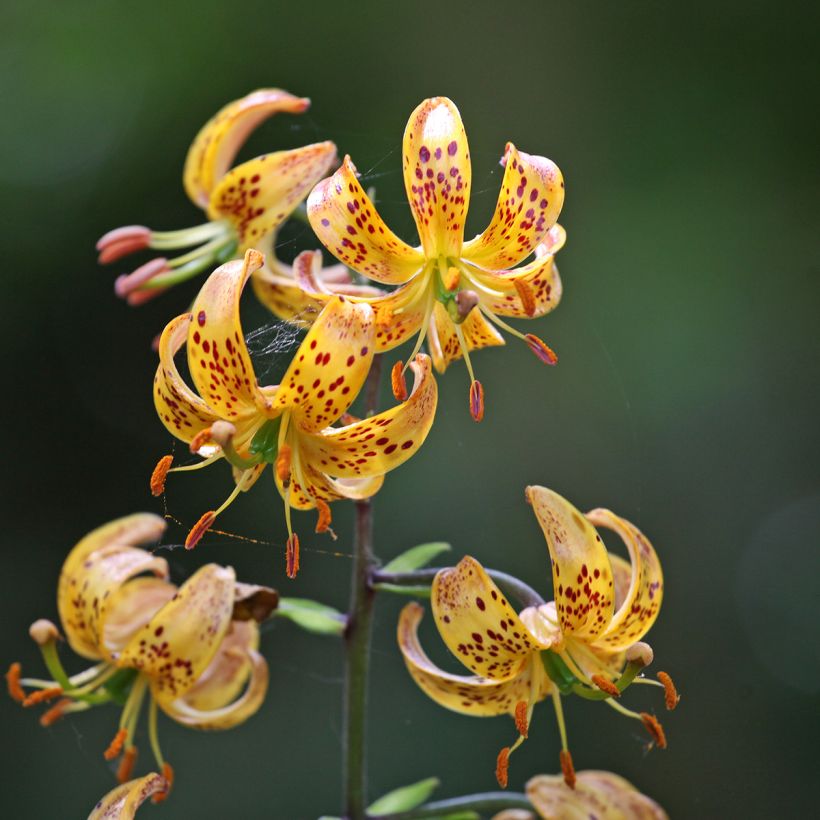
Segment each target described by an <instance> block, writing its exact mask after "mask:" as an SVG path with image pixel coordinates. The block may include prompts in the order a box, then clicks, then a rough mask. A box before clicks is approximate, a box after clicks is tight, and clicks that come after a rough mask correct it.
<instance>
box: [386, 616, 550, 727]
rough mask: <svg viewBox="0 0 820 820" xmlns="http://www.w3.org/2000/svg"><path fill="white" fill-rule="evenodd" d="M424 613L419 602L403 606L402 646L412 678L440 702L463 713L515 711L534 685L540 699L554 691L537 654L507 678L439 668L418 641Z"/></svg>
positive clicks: (400, 640) (400, 646)
mask: <svg viewBox="0 0 820 820" xmlns="http://www.w3.org/2000/svg"><path fill="white" fill-rule="evenodd" d="M423 616H424V609H423V607H421V606H419V605H418V604H416V603H411V604H407V606H405V607H404V609H403V610H402V612H401V615H400V617H399V625H398V641H399V649H400V650H401V653H402V655H403V656H404V662H405V664H406V665H407V670H408V671H409V672H410V675H411V676H412V678H413V680H414V681H415V682H416V683H417V684H418V685H419V687H420V688H421V690H422V691H423V692H424V693H425V694H426V695H427V696H428V697H430V698H432V699H433V700H434V701H435V702H436V703H438V704H439V705H440V706H443V707H445V708H446V709H451V710H452V711H454V712H460V713H461V714H464V715H475V716H476V717H490V716H492V715H503V714H507V713H512V712H514V711H515V705H516V704H517V703H518V702H520V701H524V702H529V701H530V698H531V696H532V693H533V688H534V687H535V691H536V699H537V700H541V699H542V698H544V697H546V695H547V694H549V692H550V691H551V684H550V682H549V679H548V678H547V677H546V675H545V674H544V671H543V666H542V664H541V662H540V660H539V659H538V658H535V661H537V662H536V663H533V662H532V658H529V659H528V658H526V657H525V658H522V659H521V661H520V663H519V664H518V667H517V668H516V670H515V672H514V674H513V675H512V676H511V677H509V678H507V680H504V681H496V680H489V679H487V678H482V677H479V676H477V675H471V676H466V675H453V674H450V673H449V672H445V671H444V670H443V669H439V668H438V667H437V666H436V665H435V664H434V663H433V662H432V661H431V660H430V659H429V658H428V657H427V655H426V654H425V652H424V650H423V649H422V648H421V644H420V643H419V639H418V625H419V623H420V621H421V619H422V617H423ZM534 676H535V680H534V679H533V678H534Z"/></svg>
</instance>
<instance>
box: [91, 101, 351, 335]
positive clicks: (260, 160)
mask: <svg viewBox="0 0 820 820" xmlns="http://www.w3.org/2000/svg"><path fill="white" fill-rule="evenodd" d="M309 105H310V100H308V99H306V98H304V97H295V96H293V95H292V94H289V93H288V92H287V91H282V90H280V89H278V88H265V89H260V90H258V91H254V92H253V93H251V94H248V95H247V96H245V97H242V98H241V99H239V100H234V101H233V102H231V103H229V104H228V105H226V106H225V107H224V108H222V109H221V110H220V111H219V112H218V113H217V114H216V115H215V116H214V117H213V118H212V119H211V120H209V121H208V122H207V123H206V124H205V126H204V127H203V128H202V130H201V131H200V132H199V133H198V134H197V136H196V138H195V139H194V142H193V144H192V145H191V147H190V149H189V150H188V156H187V158H186V160H185V169H184V172H183V184H184V186H185V191H186V193H187V194H188V196H189V198H190V199H191V201H192V202H193V203H194V205H196V206H197V207H198V208H202V209H203V210H204V211H205V213H206V215H207V217H208V221H207V222H205V223H204V224H201V225H197V226H195V227H192V228H186V229H182V230H175V231H152V230H150V229H149V228H146V227H144V226H142V225H129V226H126V227H123V228H117V229H115V230H113V231H109V232H108V233H107V234H105V236H103V237H102V238H101V239H100V240H99V242H98V243H97V250H98V251H99V261H100V262H101V263H109V262H115V261H117V260H119V259H121V258H122V257H123V256H125V255H127V254H130V253H132V252H134V251H138V250H142V249H146V248H151V249H153V250H156V251H159V252H160V254H161V256H160V257H158V258H155V259H152V260H151V261H149V262H146V263H145V264H143V265H141V266H140V267H139V268H137V269H136V270H135V271H133V273H130V274H127V275H123V276H120V277H119V279H117V282H116V286H115V291H116V293H117V295H118V296H120V297H122V298H125V299H127V300H128V302H129V303H130V304H133V305H138V304H142V303H143V302H145V301H147V300H148V299H150V298H152V297H153V296H157V295H158V294H159V293H161V292H162V291H163V290H165V289H167V288H169V287H171V286H172V285H175V284H177V283H179V282H182V281H185V280H187V279H190V278H191V277H193V276H196V275H197V274H199V273H202V272H203V271H205V270H212V269H213V268H214V267H215V266H216V265H219V264H221V263H222V262H226V261H228V260H229V259H233V258H237V257H242V255H243V254H244V253H245V250H246V249H247V248H257V249H258V250H261V251H262V252H264V253H266V254H267V258H268V260H269V264H270V267H268V268H264V269H260V270H259V272H258V274H257V278H258V280H259V281H258V282H257V283H256V288H257V290H258V291H259V293H260V296H262V297H263V299H264V301H265V303H266V304H267V305H268V306H269V307H270V308H271V309H272V310H273V311H274V312H275V313H277V315H280V316H281V317H282V318H286V319H290V318H292V317H293V316H294V315H298V314H299V313H300V312H301V311H303V310H306V309H309V308H315V307H316V304H315V302H314V301H313V300H311V299H310V298H308V297H307V296H306V295H305V294H304V293H303V292H302V291H301V290H300V289H299V288H298V287H296V286H295V283H294V280H293V274H292V271H291V269H290V267H289V266H288V265H285V264H284V263H281V262H279V261H278V260H277V259H276V258H275V256H274V255H273V244H274V241H275V236H276V230H277V229H278V228H279V226H280V225H281V224H282V223H283V222H284V221H285V220H286V219H287V218H288V217H289V216H290V215H291V213H292V212H293V211H294V209H295V208H296V207H297V206H298V205H299V204H300V203H301V202H302V201H303V200H304V198H305V197H306V196H307V194H308V192H309V191H310V189H311V188H312V187H313V186H314V185H315V184H316V182H317V181H318V180H320V179H321V178H322V177H323V176H324V175H325V174H326V173H327V172H328V170H329V168H330V167H331V165H332V163H333V162H334V160H335V158H336V146H335V145H334V144H333V143H332V142H320V143H315V144H313V145H306V146H303V147H301V148H295V149H293V150H288V151H276V152H274V153H270V154H263V155H262V156H259V157H256V158H255V159H251V160H248V161H247V162H243V163H241V164H240V165H237V166H236V167H234V168H231V167H230V166H231V163H232V162H233V160H234V158H235V157H236V154H237V152H238V151H239V149H240V148H241V147H242V145H243V144H244V142H245V140H246V139H247V138H248V136H249V135H250V134H251V132H252V131H253V130H254V129H255V128H256V127H257V126H258V125H259V124H260V123H261V122H263V121H264V120H266V119H268V118H269V117H271V116H273V115H274V114H279V113H288V114H300V113H302V112H303V111H305V110H306V109H307V108H308V106H309ZM186 248H190V249H191V250H188V251H187V252H185V253H182V254H180V255H178V256H176V257H173V258H168V257H167V252H168V251H177V250H181V249H186ZM324 277H325V278H326V279H327V281H328V283H332V284H333V286H334V287H337V288H339V289H340V291H341V292H344V291H345V289H346V287H347V286H349V285H350V276H349V274H348V272H347V270H346V268H344V266H342V265H340V266H338V267H334V268H330V269H328V270H327V271H326V272H325V274H324ZM359 291H360V289H357V288H356V287H355V286H353V287H352V291H351V292H353V293H356V292H359Z"/></svg>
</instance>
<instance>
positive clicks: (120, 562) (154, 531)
mask: <svg viewBox="0 0 820 820" xmlns="http://www.w3.org/2000/svg"><path fill="white" fill-rule="evenodd" d="M164 531H165V521H163V520H162V518H160V517H159V516H157V515H152V514H151V513H137V514H135V515H129V516H126V517H125V518H118V519H116V520H115V521H111V522H110V523H108V524H104V525H103V526H102V527H98V528H97V529H96V530H94V531H93V532H90V533H89V534H88V535H86V536H85V538H83V539H82V540H81V541H79V542H78V543H77V545H76V546H75V547H74V548H73V549H72V550H71V552H70V553H69V554H68V557H67V558H66V560H65V562H64V563H63V568H62V571H61V572H60V580H59V582H58V585H57V609H58V611H59V613H60V620H61V621H62V624H63V629H64V630H65V633H66V638H67V639H68V642H69V644H70V645H71V648H72V649H73V650H74V651H75V652H76V653H77V654H78V655H82V656H83V657H84V658H93V659H99V658H101V657H103V656H104V652H103V646H102V644H103V634H102V625H103V622H104V620H105V617H106V614H107V606H108V603H107V600H106V599H107V597H108V596H110V595H111V594H112V593H114V592H115V591H116V590H117V589H118V588H119V587H120V586H121V585H122V584H123V583H125V581H127V580H128V579H129V578H132V577H133V576H135V575H139V574H140V573H143V572H151V573H153V574H154V575H156V576H158V577H160V578H167V577H168V564H167V563H166V561H165V559H164V558H159V557H156V556H154V555H152V554H151V553H150V552H147V551H146V550H142V549H138V548H137V546H138V545H140V544H146V543H153V542H155V541H157V540H158V539H159V538H160V537H161V535H162V533H163V532H164Z"/></svg>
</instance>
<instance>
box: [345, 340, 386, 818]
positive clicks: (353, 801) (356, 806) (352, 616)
mask: <svg viewBox="0 0 820 820" xmlns="http://www.w3.org/2000/svg"><path fill="white" fill-rule="evenodd" d="M380 374H381V357H380V356H375V357H374V359H373V365H372V367H371V368H370V373H369V374H368V377H367V384H366V386H365V402H366V408H365V412H366V413H367V414H368V415H370V414H372V413H373V412H374V411H375V409H376V406H377V402H378V388H379V376H380ZM374 567H375V556H374V554H373V504H372V502H371V501H370V500H365V501H358V502H356V523H355V530H354V537H353V573H352V578H351V587H350V611H349V613H348V622H347V629H346V630H345V648H346V660H347V663H346V669H345V703H344V732H343V737H344V769H343V771H344V773H343V777H344V806H345V816H346V817H347V818H348V820H363V818H365V817H366V814H365V806H366V805H367V757H366V747H367V742H366V741H367V738H366V729H367V726H366V716H367V682H368V681H367V679H368V673H369V665H370V637H371V632H372V626H373V623H372V622H373V603H374V598H375V592H374V590H373V587H372V584H371V581H372V574H373V569H374Z"/></svg>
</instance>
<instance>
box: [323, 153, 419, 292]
mask: <svg viewBox="0 0 820 820" xmlns="http://www.w3.org/2000/svg"><path fill="white" fill-rule="evenodd" d="M307 212H308V218H309V219H310V224H311V226H312V227H313V230H314V231H315V232H316V236H318V237H319V239H320V240H321V241H322V244H324V246H325V247H326V248H327V249H328V250H329V251H330V252H331V253H332V254H333V255H334V256H336V258H337V259H339V260H340V261H342V262H344V263H345V265H347V266H348V267H350V268H353V270H356V271H358V272H359V273H361V274H363V275H364V276H367V277H368V278H369V279H373V280H374V281H376V282H383V283H384V284H388V285H400V284H402V283H404V282H407V281H408V280H409V279H410V278H411V277H413V276H415V275H416V274H417V273H418V272H419V271H420V270H421V269H422V267H423V266H424V256H423V255H422V253H421V251H420V250H419V249H418V248H411V247H410V246H409V245H408V244H407V243H405V242H402V240H401V239H399V238H398V237H397V236H396V235H395V234H394V233H393V232H392V231H391V230H390V228H388V227H387V225H385V224H384V222H383V220H382V218H381V217H380V216H379V213H378V211H377V210H376V208H375V206H374V205H373V203H372V202H371V201H370V197H368V196H367V194H366V193H365V192H364V189H363V188H362V186H361V185H360V184H359V180H358V179H356V168H355V166H354V165H353V163H352V162H351V161H350V157H345V160H344V162H343V163H342V167H341V168H339V170H338V171H336V173H335V174H333V176H331V177H329V178H328V179H325V180H323V181H322V182H320V183H319V184H318V185H317V186H316V187H315V188H314V189H313V191H312V192H311V194H310V196H309V197H308V200H307Z"/></svg>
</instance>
